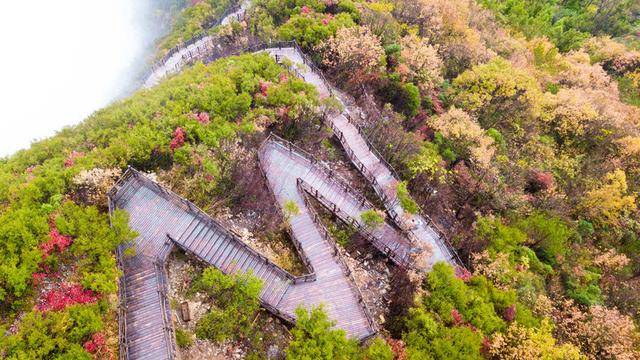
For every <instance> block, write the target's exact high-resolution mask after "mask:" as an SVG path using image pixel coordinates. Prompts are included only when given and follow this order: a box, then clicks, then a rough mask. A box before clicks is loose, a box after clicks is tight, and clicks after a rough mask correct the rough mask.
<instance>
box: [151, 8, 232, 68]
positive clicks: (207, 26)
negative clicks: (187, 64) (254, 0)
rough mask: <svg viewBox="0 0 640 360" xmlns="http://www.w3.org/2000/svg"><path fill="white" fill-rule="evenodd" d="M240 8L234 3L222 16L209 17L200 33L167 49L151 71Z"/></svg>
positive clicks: (202, 36) (199, 38)
mask: <svg viewBox="0 0 640 360" xmlns="http://www.w3.org/2000/svg"><path fill="white" fill-rule="evenodd" d="M240 8H241V3H240V2H239V1H236V2H235V3H234V4H232V5H230V6H229V7H227V9H226V10H225V11H223V12H222V14H220V15H219V16H216V17H211V18H209V19H208V20H206V21H205V22H204V23H203V24H202V32H201V33H200V34H198V35H196V36H194V37H192V38H191V39H189V40H187V41H185V42H183V43H180V44H177V45H176V46H174V47H172V48H171V49H169V51H167V53H166V54H164V56H163V57H162V58H161V59H160V60H158V61H156V62H155V63H154V64H153V65H152V66H151V67H152V69H153V70H156V69H157V68H158V67H160V66H162V65H158V64H164V63H165V62H167V61H168V60H169V59H170V58H171V57H172V56H173V55H175V54H176V53H178V52H180V50H182V49H184V48H188V47H189V46H191V45H193V44H195V43H196V42H198V41H200V40H202V39H203V38H205V37H206V36H207V35H206V32H207V30H209V29H211V28H213V27H215V26H218V25H220V24H221V23H222V21H224V19H225V18H226V17H227V16H229V15H230V14H232V13H234V12H236V11H238V10H240Z"/></svg>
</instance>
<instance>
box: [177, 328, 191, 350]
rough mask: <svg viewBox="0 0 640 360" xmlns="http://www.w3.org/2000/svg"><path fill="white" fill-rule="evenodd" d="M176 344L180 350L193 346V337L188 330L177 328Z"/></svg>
mask: <svg viewBox="0 0 640 360" xmlns="http://www.w3.org/2000/svg"><path fill="white" fill-rule="evenodd" d="M176 344H178V346H179V347H180V348H183V349H184V348H188V347H189V346H191V345H192V344H193V335H192V334H191V333H190V332H189V331H188V330H183V329H181V328H176Z"/></svg>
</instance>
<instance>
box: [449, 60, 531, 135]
mask: <svg viewBox="0 0 640 360" xmlns="http://www.w3.org/2000/svg"><path fill="white" fill-rule="evenodd" d="M453 85H454V86H455V88H456V90H457V95H456V97H455V100H454V101H455V104H456V106H458V107H460V108H463V109H465V110H468V111H469V112H470V113H471V114H472V115H475V116H477V118H478V120H479V121H480V123H481V124H482V125H483V127H485V128H491V127H498V128H499V127H509V126H514V125H515V124H517V123H518V122H519V121H523V120H525V119H530V118H532V117H534V116H536V115H537V114H538V112H539V110H540V102H541V97H542V92H541V91H540V89H539V87H538V84H537V82H536V81H535V79H534V78H533V77H532V76H531V75H529V74H528V73H527V72H526V71H524V70H522V69H518V68H515V67H514V66H513V65H512V64H511V63H510V62H509V61H507V60H505V59H502V58H495V59H493V60H491V61H490V62H488V63H486V64H483V65H478V66H475V67H474V68H472V69H471V70H467V71H465V72H464V73H463V74H461V75H460V76H458V77H457V78H456V79H455V80H454V81H453ZM514 123H515V124H514Z"/></svg>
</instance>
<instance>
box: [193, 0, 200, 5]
mask: <svg viewBox="0 0 640 360" xmlns="http://www.w3.org/2000/svg"><path fill="white" fill-rule="evenodd" d="M201 2H202V0H191V6H196V5H198V4H200V3H201Z"/></svg>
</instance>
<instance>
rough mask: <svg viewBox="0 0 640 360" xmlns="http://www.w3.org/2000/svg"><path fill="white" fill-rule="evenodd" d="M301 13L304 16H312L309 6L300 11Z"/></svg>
mask: <svg viewBox="0 0 640 360" xmlns="http://www.w3.org/2000/svg"><path fill="white" fill-rule="evenodd" d="M300 13H301V14H303V15H308V14H311V9H310V8H309V7H308V6H307V5H304V6H303V7H302V9H300Z"/></svg>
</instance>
